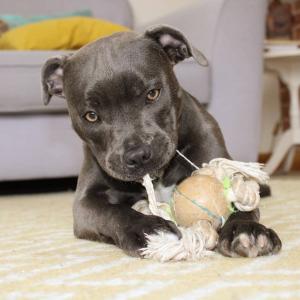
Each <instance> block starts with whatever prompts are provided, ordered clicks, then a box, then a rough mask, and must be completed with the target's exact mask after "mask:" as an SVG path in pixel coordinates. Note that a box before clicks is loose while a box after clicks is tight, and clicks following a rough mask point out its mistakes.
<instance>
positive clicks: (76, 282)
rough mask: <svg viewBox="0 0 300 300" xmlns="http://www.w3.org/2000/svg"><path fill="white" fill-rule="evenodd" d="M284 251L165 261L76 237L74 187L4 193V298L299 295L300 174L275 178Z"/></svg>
mask: <svg viewBox="0 0 300 300" xmlns="http://www.w3.org/2000/svg"><path fill="white" fill-rule="evenodd" d="M271 186H272V188H273V197H272V198H267V199H264V200H263V201H262V204H261V210H262V219H263V222H264V223H265V224H266V225H268V226H272V227H273V228H274V229H275V230H276V231H277V232H278V233H279V235H280V237H281V238H282V241H283V249H282V251H281V253H280V254H279V255H277V256H269V257H261V258H256V259H245V258H236V259H231V258H225V257H222V256H219V255H217V254H216V255H215V256H213V257H210V258H205V259H203V261H201V262H198V263H186V262H182V263H168V264H160V263H157V262H154V261H147V260H141V259H135V258H130V257H127V256H126V255H124V254H123V253H122V251H120V250H119V249H117V248H115V247H114V246H109V245H105V244H99V243H96V242H88V241H82V240H77V239H75V238H74V237H73V233H72V214H71V205H72V198H73V194H72V193H56V194H47V195H33V196H28V195H26V196H2V197H0V299H43V300H47V299H55V300H59V299H143V300H147V299H151V300H152V299H243V300H244V299H251V300H253V299H255V300H257V299H293V300H294V299H300V224H299V222H300V176H299V175H298V176H289V177H275V178H274V179H273V180H272V182H271Z"/></svg>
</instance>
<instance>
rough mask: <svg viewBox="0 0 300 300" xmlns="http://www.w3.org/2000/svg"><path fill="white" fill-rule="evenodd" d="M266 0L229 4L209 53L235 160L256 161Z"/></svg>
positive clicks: (214, 108)
mask: <svg viewBox="0 0 300 300" xmlns="http://www.w3.org/2000/svg"><path fill="white" fill-rule="evenodd" d="M266 8H267V1H265V0H251V1H249V0H227V1H226V2H225V3H224V6H223V8H222V11H221V14H220V16H219V21H218V28H217V31H216V33H215V40H214V44H213V46H212V52H211V64H212V99H211V102H210V107H209V110H210V111H211V113H212V114H213V115H214V117H215V118H216V119H217V120H218V122H219V124H220V126H221V128H222V131H223V134H224V136H225V141H226V144H227V146H228V149H229V152H230V153H231V155H232V156H233V157H234V158H235V159H239V160H244V161H254V160H256V159H257V156H258V151H259V142H260V131H261V124H260V120H261V108H262V75H263V65H262V62H263V40H264V28H265V14H266Z"/></svg>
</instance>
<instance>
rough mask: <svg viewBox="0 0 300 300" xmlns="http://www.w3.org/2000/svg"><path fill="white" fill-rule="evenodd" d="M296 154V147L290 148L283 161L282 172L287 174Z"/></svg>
mask: <svg viewBox="0 0 300 300" xmlns="http://www.w3.org/2000/svg"><path fill="white" fill-rule="evenodd" d="M295 153H296V147H292V148H291V149H290V151H289V152H288V155H287V157H286V159H285V162H284V165H283V171H284V172H285V173H287V172H288V171H290V170H291V168H292V165H293V162H294V157H295Z"/></svg>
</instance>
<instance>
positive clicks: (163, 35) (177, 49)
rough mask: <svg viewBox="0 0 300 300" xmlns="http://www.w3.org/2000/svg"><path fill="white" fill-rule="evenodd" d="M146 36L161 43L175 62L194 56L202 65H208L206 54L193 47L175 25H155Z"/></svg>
mask: <svg viewBox="0 0 300 300" xmlns="http://www.w3.org/2000/svg"><path fill="white" fill-rule="evenodd" d="M145 36H146V37H149V38H152V39H154V40H155V41H156V42H157V43H159V44H160V45H161V46H162V48H163V49H164V51H165V52H166V53H167V55H168V56H169V58H170V60H171V62H172V63H173V64H176V63H178V62H180V61H182V60H184V59H186V58H189V57H193V58H194V59H195V60H196V61H197V62H198V63H199V64H200V65H201V66H205V67H206V66H208V61H207V59H206V57H205V56H204V54H203V53H201V52H200V50H198V49H197V48H195V47H193V45H191V43H190V42H189V41H188V40H187V39H186V37H185V36H184V35H183V34H182V33H181V32H180V31H179V30H177V29H175V28H173V27H169V26H167V25H157V26H153V27H150V28H148V29H147V30H146V32H145Z"/></svg>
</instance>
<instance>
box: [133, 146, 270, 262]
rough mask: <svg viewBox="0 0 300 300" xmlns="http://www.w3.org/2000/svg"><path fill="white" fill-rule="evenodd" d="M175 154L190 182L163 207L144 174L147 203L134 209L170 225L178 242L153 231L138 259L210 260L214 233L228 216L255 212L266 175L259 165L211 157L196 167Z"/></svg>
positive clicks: (181, 185) (174, 192)
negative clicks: (188, 168) (174, 227)
mask: <svg viewBox="0 0 300 300" xmlns="http://www.w3.org/2000/svg"><path fill="white" fill-rule="evenodd" d="M177 153H178V154H179V155H180V156H182V157H183V158H184V159H186V160H187V161H188V162H189V163H190V164H191V165H193V166H194V167H195V169H196V171H194V172H193V173H192V175H191V176H190V177H188V178H187V179H185V180H184V181H183V182H182V183H180V184H179V185H178V186H176V187H175V188H174V190H173V194H172V197H171V199H164V201H166V200H167V201H168V202H159V201H157V199H156V194H155V190H154V187H153V184H152V180H151V178H150V176H149V174H147V175H145V176H144V180H143V185H144V186H145V188H146V191H147V194H148V201H146V200H141V201H138V202H137V203H135V205H134V206H133V208H134V209H135V210H137V211H139V212H141V213H144V214H148V215H149V214H152V215H156V216H160V217H162V218H164V219H166V220H171V221H173V222H174V223H175V224H176V225H177V226H178V228H179V230H180V231H181V234H182V238H181V239H180V240H179V239H178V238H177V236H175V235H174V234H173V233H169V232H165V231H158V232H157V233H156V234H150V235H146V238H147V247H145V248H143V249H141V253H142V256H143V257H145V258H151V259H155V260H158V261H161V262H166V261H180V260H199V259H201V258H202V257H204V256H208V255H211V254H212V253H213V252H212V250H213V249H214V248H215V247H216V245H217V242H218V234H217V230H218V229H219V228H220V227H221V226H223V224H224V223H225V221H226V219H227V218H228V217H229V215H230V214H231V213H232V212H234V211H236V210H240V211H252V210H254V209H255V208H257V207H258V205H259V201H260V196H259V184H258V183H266V182H267V181H268V179H269V176H268V175H267V174H266V173H265V172H264V171H262V166H263V165H262V164H259V163H245V162H239V161H232V160H229V159H225V158H216V159H213V160H211V161H210V162H209V163H208V164H203V165H202V168H199V167H198V166H196V165H195V164H193V163H192V162H191V161H190V160H188V158H186V157H185V156H184V155H183V154H182V153H181V152H179V151H178V150H177Z"/></svg>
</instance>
